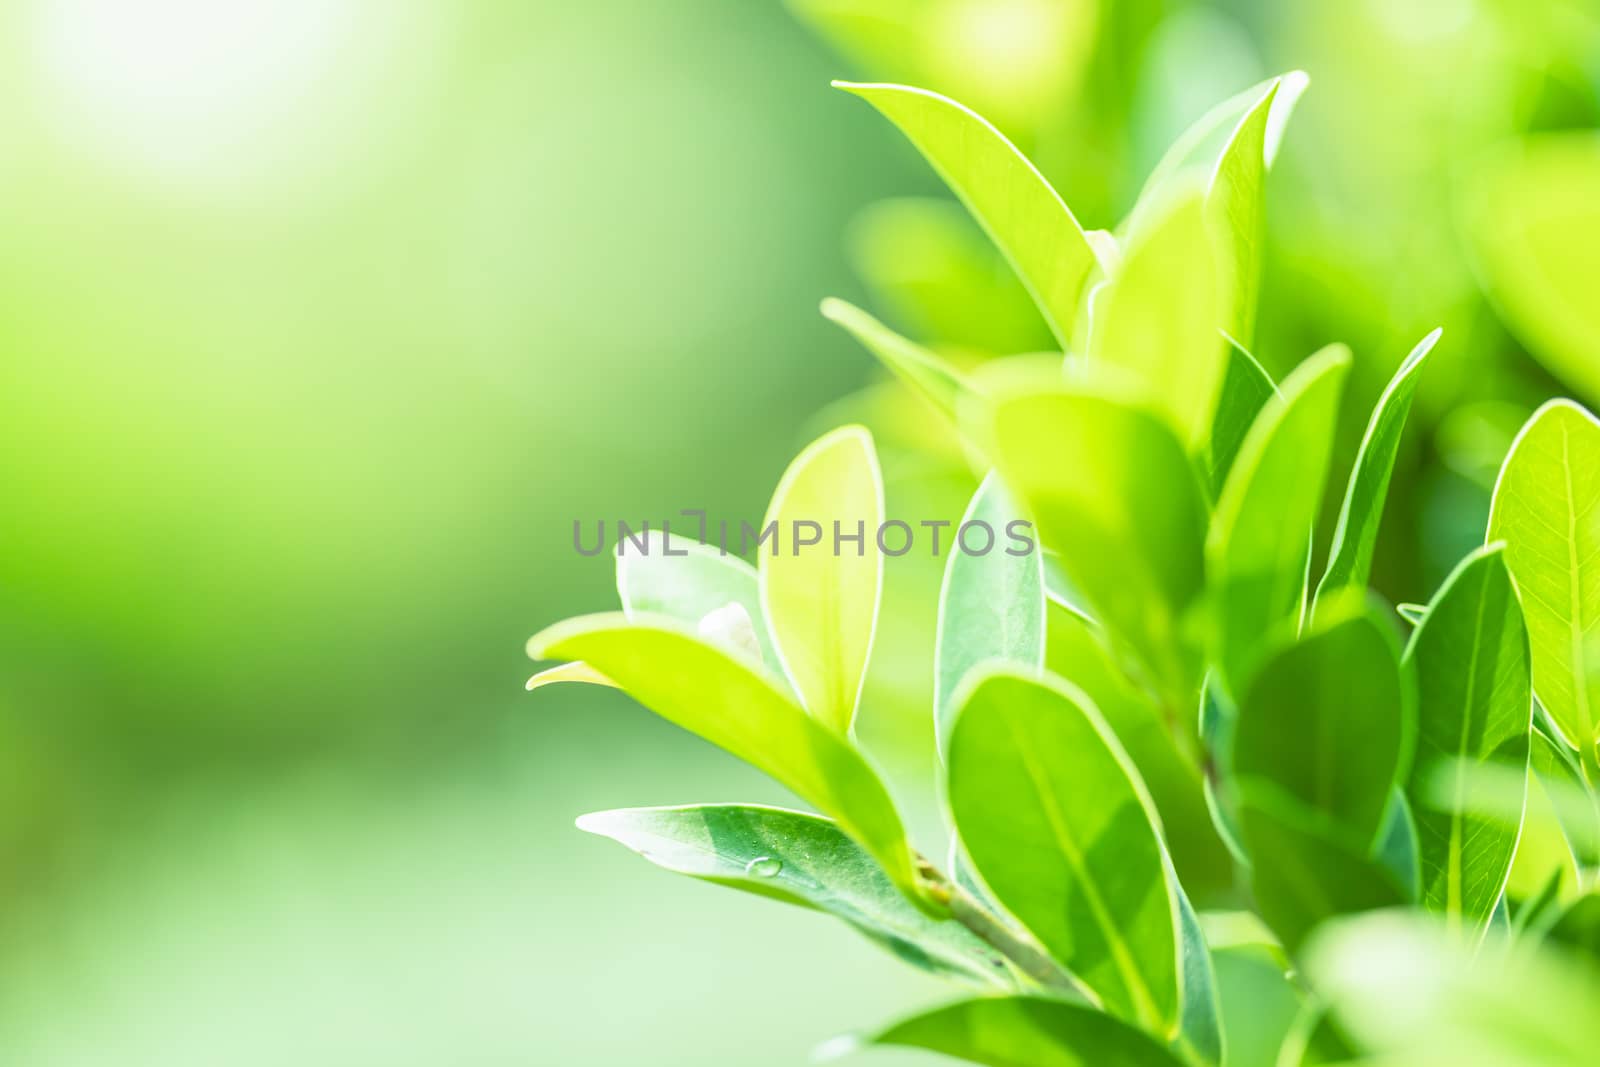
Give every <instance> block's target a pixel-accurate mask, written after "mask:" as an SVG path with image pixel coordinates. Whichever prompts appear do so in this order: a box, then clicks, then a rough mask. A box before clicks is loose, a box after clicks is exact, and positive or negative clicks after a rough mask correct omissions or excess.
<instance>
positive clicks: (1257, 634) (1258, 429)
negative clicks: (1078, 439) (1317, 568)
mask: <svg viewBox="0 0 1600 1067" xmlns="http://www.w3.org/2000/svg"><path fill="white" fill-rule="evenodd" d="M1349 368H1350V353H1349V350H1348V349H1345V348H1344V347H1343V346H1340V345H1333V346H1330V347H1328V348H1325V349H1323V350H1322V351H1321V352H1319V353H1317V354H1316V355H1314V356H1312V357H1311V358H1310V359H1308V360H1306V362H1304V363H1302V364H1301V365H1300V366H1299V367H1298V368H1296V369H1295V371H1294V373H1293V374H1291V375H1289V377H1288V378H1287V379H1286V380H1285V381H1284V383H1283V388H1282V393H1281V395H1280V396H1276V397H1273V398H1271V399H1270V400H1268V401H1267V404H1266V406H1265V407H1264V408H1263V409H1262V411H1261V414H1260V416H1259V417H1257V419H1256V421H1255V424H1254V425H1253V426H1251V427H1250V432H1249V434H1247V435H1246V436H1245V440H1244V444H1243V445H1242V446H1241V447H1240V449H1239V455H1238V458H1237V459H1236V460H1235V461H1234V464H1233V469H1232V470H1231V471H1230V472H1229V474H1228V480H1227V482H1226V483H1225V484H1224V486H1223V489H1222V495H1221V497H1220V498H1219V499H1218V501H1217V510H1216V516H1215V518H1214V519H1213V521H1212V524H1211V529H1210V531H1209V534H1208V537H1207V541H1206V563H1207V570H1208V580H1209V582H1210V584H1211V588H1212V604H1213V610H1214V613H1215V626H1216V634H1215V639H1216V641H1217V646H1218V647H1217V657H1216V658H1217V660H1218V662H1220V663H1221V665H1222V667H1223V673H1224V676H1225V677H1226V679H1227V682H1228V684H1229V686H1230V687H1233V688H1235V689H1237V687H1238V686H1239V685H1240V684H1241V683H1242V682H1243V681H1244V678H1243V675H1245V674H1246V673H1247V668H1248V666H1249V663H1250V660H1251V658H1252V656H1253V654H1254V652H1255V650H1256V648H1257V646H1258V645H1259V643H1260V642H1261V641H1262V640H1263V639H1264V638H1269V637H1272V636H1274V635H1281V634H1282V633H1283V631H1285V629H1287V630H1289V631H1290V632H1293V630H1294V629H1295V628H1296V627H1297V626H1298V622H1299V619H1300V617H1301V613H1302V609H1303V606H1304V601H1305V571H1306V561H1307V558H1308V556H1309V553H1310V548H1311V533H1312V527H1313V525H1314V524H1315V522H1316V517H1317V512H1318V510H1319V509H1320V508H1321V505H1322V490H1323V486H1324V484H1325V483H1326V481H1327V476H1328V463H1329V459H1330V457H1331V453H1332V449H1333V432H1334V425H1335V421H1336V419H1337V417H1338V412H1339V391H1340V388H1341V386H1342V385H1343V384H1344V378H1345V373H1346V372H1347V371H1348V370H1349Z"/></svg>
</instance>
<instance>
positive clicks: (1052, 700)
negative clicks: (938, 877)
mask: <svg viewBox="0 0 1600 1067" xmlns="http://www.w3.org/2000/svg"><path fill="white" fill-rule="evenodd" d="M964 696H965V699H964V700H963V702H962V708H961V710H960V711H959V713H958V714H957V716H956V722H955V726H954V728H953V729H952V731H951V734H950V745H949V773H948V792H949V801H950V810H951V813H952V815H953V816H954V818H955V823H956V828H957V829H958V831H959V832H960V834H961V840H962V842H963V844H964V845H965V846H966V850H967V854H968V855H969V856H970V857H971V859H972V863H973V867H974V868H975V869H976V871H977V872H978V874H979V875H980V876H981V877H982V879H983V881H984V884H985V885H987V886H988V888H989V889H990V891H991V892H992V893H993V895H994V897H995V898H996V899H997V900H999V901H1000V903H1001V904H1003V905H1005V907H1006V908H1007V909H1008V910H1009V911H1010V912H1011V914H1013V915H1015V916H1016V917H1017V919H1019V920H1020V921H1021V922H1022V923H1023V925H1024V926H1026V927H1027V928H1028V929H1029V930H1030V931H1032V932H1033V934H1034V936H1036V937H1037V938H1038V939H1039V942H1040V943H1041V944H1042V945H1044V947H1045V948H1046V949H1047V950H1049V952H1050V953H1051V954H1052V955H1053V956H1055V957H1056V958H1057V959H1058V960H1060V961H1061V963H1063V964H1064V965H1065V966H1066V967H1067V968H1068V969H1069V970H1071V971H1072V972H1073V973H1074V974H1076V975H1077V976H1078V977H1079V978H1081V979H1082V980H1083V982H1084V983H1085V984H1086V985H1087V986H1089V987H1090V988H1091V989H1092V990H1093V991H1094V992H1095V993H1096V994H1097V995H1098V996H1099V997H1100V998H1101V1000H1102V1001H1103V1002H1104V1003H1105V1005H1106V1006H1107V1008H1108V1009H1109V1010H1111V1011H1112V1012H1113V1013H1115V1014H1117V1015H1119V1016H1121V1017H1122V1018H1125V1019H1128V1020H1130V1021H1134V1022H1137V1023H1139V1024H1140V1025H1141V1026H1143V1027H1145V1028H1146V1029H1149V1030H1151V1031H1153V1032H1156V1033H1159V1034H1162V1035H1163V1036H1169V1037H1170V1036H1172V1035H1173V1034H1174V1032H1175V1031H1176V1029H1177V1024H1178V1013H1179V999H1180V990H1179V985H1180V981H1179V972H1178V938H1179V933H1178V929H1177V907H1176V901H1175V898H1174V895H1173V887H1172V885H1171V883H1170V881H1169V880H1168V877H1167V871H1166V865H1165V861H1164V859H1163V855H1162V849H1161V843H1160V841H1159V839H1158V838H1157V836H1156V831H1155V826H1154V823H1153V813H1152V811H1151V805H1150V803H1149V800H1148V799H1147V797H1146V796H1145V794H1144V789H1143V786H1142V785H1140V784H1139V783H1138V779H1137V776H1136V774H1135V772H1134V771H1133V769H1132V767H1131V765H1130V764H1129V762H1128V759H1127V757H1126V755H1124V754H1123V752H1122V750H1121V746H1120V745H1118V744H1117V742H1116V740H1115V738H1114V737H1113V736H1112V735H1111V731H1110V728H1109V727H1108V726H1106V725H1105V723H1104V722H1103V721H1102V720H1101V719H1100V716H1099V713H1098V712H1096V711H1095V710H1094V709H1093V707H1092V706H1090V705H1089V704H1088V703H1087V701H1086V700H1084V698H1083V697H1082V695H1081V693H1077V692H1075V691H1073V690H1071V689H1069V688H1066V687H1064V686H1063V685H1062V684H1061V683H1059V682H1057V681H1055V680H1041V679H1038V678H1035V677H1030V676H1027V675H1024V674H1020V673H1015V672H1014V670H1013V671H1010V672H1008V670H1007V669H1005V668H995V669H993V670H992V671H991V672H990V673H987V674H980V675H979V676H978V677H977V679H976V680H975V681H974V682H971V683H969V686H968V688H967V690H966V692H965V694H964Z"/></svg>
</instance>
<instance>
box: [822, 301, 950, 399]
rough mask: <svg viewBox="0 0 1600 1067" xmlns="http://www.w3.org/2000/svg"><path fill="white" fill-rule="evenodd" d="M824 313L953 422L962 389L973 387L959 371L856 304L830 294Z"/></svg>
mask: <svg viewBox="0 0 1600 1067" xmlns="http://www.w3.org/2000/svg"><path fill="white" fill-rule="evenodd" d="M822 314H823V317H824V318H826V319H828V320H829V321H830V322H835V323H838V324H839V325H840V326H843V327H844V328H845V329H846V330H849V331H850V334H851V335H852V336H853V337H855V339H856V340H857V341H860V342H861V343H862V345H864V346H865V347H866V348H867V350H868V351H869V352H871V353H872V354H873V355H874V356H877V357H878V359H879V361H880V362H882V363H883V365H884V366H885V367H888V368H889V370H891V371H892V372H894V375H895V377H897V378H899V379H900V380H901V381H902V382H904V383H905V384H906V385H908V386H909V387H910V388H911V390H912V392H914V393H916V394H917V395H918V396H920V397H922V399H924V400H926V401H927V402H928V403H929V404H932V405H933V407H934V410H936V411H938V412H939V413H940V414H942V415H945V416H947V417H948V418H949V419H950V420H951V421H952V422H954V421H955V418H956V408H957V405H958V403H959V401H960V398H961V396H962V394H963V393H967V392H970V391H971V386H969V385H968V384H967V381H966V379H965V377H963V375H962V374H961V372H960V371H958V370H956V369H955V368H954V367H952V366H950V365H949V364H948V363H946V362H945V361H944V360H942V359H940V358H939V357H938V356H936V355H934V354H933V353H932V352H929V351H928V350H927V349H926V348H923V347H922V346H921V345H918V344H914V343H912V342H911V341H908V340H906V339H905V338H904V337H901V336H900V335H899V334H897V333H895V332H894V331H893V330H891V329H889V328H888V327H887V326H885V325H884V324H883V323H881V322H879V321H878V320H877V319H875V318H873V317H872V316H871V315H868V314H867V313H866V312H865V311H862V310H861V309H860V308H858V307H856V306H855V305H853V304H847V303H845V302H844V301H843V300H835V299H833V298H831V297H830V298H829V299H827V300H824V301H823V302H822Z"/></svg>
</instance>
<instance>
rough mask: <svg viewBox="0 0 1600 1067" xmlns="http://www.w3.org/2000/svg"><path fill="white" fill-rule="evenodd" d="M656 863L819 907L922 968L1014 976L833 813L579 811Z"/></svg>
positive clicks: (708, 808)
mask: <svg viewBox="0 0 1600 1067" xmlns="http://www.w3.org/2000/svg"><path fill="white" fill-rule="evenodd" d="M578 828H579V829H581V830H587V831H588V832H590V833H592V834H599V835H601V836H602V837H609V838H611V839H613V840H615V841H617V842H619V843H621V844H623V845H625V846H627V847H628V848H630V849H632V850H633V851H635V852H637V853H639V855H641V856H643V857H644V858H645V859H647V860H649V861H650V862H651V863H654V864H655V865H656V866H658V867H664V868H666V869H667V870H669V871H674V872H676V873H678V874H686V875H690V876H692V877H694V878H702V879H705V880H706V881H708V882H716V883H718V884H721V885H726V886H730V887H732V888H734V889H742V890H745V891H746V892H750V893H756V894H759V895H762V896H768V897H773V898H775V899H778V900H782V901H786V902H788V903H791V904H798V905H800V906H802V907H808V908H816V909H817V910H819V911H824V912H827V913H828V914H829V915H832V916H834V917H836V918H839V919H843V920H844V921H845V922H847V923H849V924H850V925H851V926H854V927H855V928H856V929H857V930H859V931H860V932H861V933H863V934H865V935H866V936H867V937H869V938H872V939H873V940H874V941H877V942H879V943H880V944H882V945H884V946H885V947H886V948H888V949H889V950H890V951H891V952H893V953H894V954H895V955H896V956H898V957H899V958H900V959H902V960H904V961H905V962H907V963H910V964H912V965H913V966H916V967H919V968H921V969H923V970H927V971H932V972H934V973H936V974H941V975H948V976H953V977H957V978H961V979H964V980H966V981H976V982H980V983H984V984H988V985H999V986H1006V985H1009V984H1010V982H1009V972H1008V971H1007V969H1006V965H1005V962H1004V960H1003V959H1002V957H1000V956H999V954H997V953H996V952H995V951H994V950H993V949H992V948H990V947H989V946H988V945H986V944H984V943H983V942H982V941H981V940H979V939H978V937H977V935H976V934H973V933H972V932H971V931H970V930H968V929H967V928H966V927H965V926H962V925H961V924H960V923H958V922H956V921H955V920H954V919H948V918H945V919H935V918H931V917H930V916H928V915H925V914H924V913H923V912H922V911H920V910H918V909H917V908H916V907H914V906H913V905H912V904H911V903H910V902H909V901H908V900H906V898H905V895H904V894H902V893H901V892H900V891H899V890H898V889H897V888H895V886H894V884H893V883H892V882H890V881H889V879H888V877H887V876H886V875H885V874H884V873H883V871H882V870H881V869H880V868H879V867H878V865H877V863H875V862H874V861H873V859H872V857H871V856H869V855H868V854H867V853H866V852H865V851H864V850H863V849H862V848H861V846H860V845H858V844H856V843H855V842H854V841H852V840H851V839H850V838H849V837H848V836H846V835H845V833H844V832H843V831H842V830H840V829H839V828H838V827H837V826H835V825H834V824H833V823H832V822H830V821H828V820H827V819H824V818H820V817H819V816H816V815H808V814H805V813H803V812H798V811H787V810H784V809H782V808H771V807H760V806H756V805H749V804H701V805H693V806H688V807H678V808H623V809H620V810H616V811H597V812H594V813H592V814H589V815H584V816H581V817H580V818H579V819H578Z"/></svg>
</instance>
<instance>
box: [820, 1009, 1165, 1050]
mask: <svg viewBox="0 0 1600 1067" xmlns="http://www.w3.org/2000/svg"><path fill="white" fill-rule="evenodd" d="M861 1045H873V1046H879V1045H896V1046H901V1047H905V1048H920V1049H928V1050H929V1051H932V1052H939V1053H943V1054H944V1055H946V1056H954V1057H956V1058H957V1059H963V1060H967V1061H968V1062H970V1063H982V1064H988V1065H989V1067H1024V1065H1026V1067H1183V1061H1182V1060H1180V1059H1178V1058H1177V1056H1175V1055H1173V1053H1171V1052H1169V1051H1168V1050H1167V1049H1165V1048H1164V1047H1162V1046H1161V1045H1160V1044H1159V1043H1158V1042H1156V1041H1155V1040H1154V1039H1152V1038H1151V1037H1149V1036H1148V1035H1146V1034H1144V1033H1141V1032H1140V1031H1138V1030H1135V1029H1134V1028H1133V1027H1131V1026H1129V1025H1128V1024H1127V1023H1124V1022H1121V1021H1119V1020H1117V1019H1115V1018H1113V1017H1112V1016H1110V1015H1107V1014H1105V1013H1104V1012H1101V1011H1097V1010H1095V1009H1094V1008H1092V1007H1089V1006H1088V1005H1086V1004H1075V1003H1073V1002H1071V1001H1066V1000H1050V999H1046V998H1044V997H985V998H983V999H980V1000H966V1001H961V1002H959V1003H956V1004H950V1005H947V1006H945V1007H943V1008H935V1009H934V1010H933V1011H930V1012H925V1013H924V1014H922V1015H916V1016H913V1017H911V1018H909V1019H903V1020H901V1021H900V1022H898V1023H895V1024H894V1025H893V1026H891V1027H889V1028H888V1029H886V1030H882V1031H880V1032H878V1033H876V1034H873V1035H871V1036H869V1037H865V1038H846V1039H844V1040H843V1041H842V1042H840V1043H839V1044H838V1045H836V1046H825V1049H826V1050H827V1051H831V1052H834V1053H835V1054H842V1053H845V1052H849V1051H852V1050H853V1049H855V1048H857V1047H859V1046H861ZM824 1055H826V1052H825V1053H824ZM819 1058H821V1057H820V1056H819Z"/></svg>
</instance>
